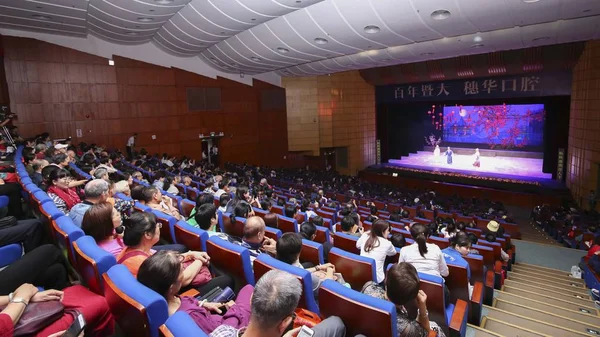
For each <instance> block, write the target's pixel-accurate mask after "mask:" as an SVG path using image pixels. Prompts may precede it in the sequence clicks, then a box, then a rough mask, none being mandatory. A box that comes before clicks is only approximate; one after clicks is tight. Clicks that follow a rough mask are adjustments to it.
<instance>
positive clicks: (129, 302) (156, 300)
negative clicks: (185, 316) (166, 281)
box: [103, 264, 169, 337]
mask: <svg viewBox="0 0 600 337" xmlns="http://www.w3.org/2000/svg"><path fill="white" fill-rule="evenodd" d="M103 278H104V284H105V289H104V297H105V298H106V302H107V303H108V306H109V308H110V311H111V312H112V314H113V316H114V318H115V320H116V321H117V323H118V324H119V327H120V328H121V330H123V332H124V335H125V336H136V337H158V329H159V327H160V326H161V325H162V324H164V323H165V322H166V321H167V318H168V317H169V312H168V307H167V302H166V301H165V299H164V298H163V297H162V296H161V295H159V294H157V293H156V292H154V291H152V290H150V289H149V288H147V287H146V286H144V285H142V284H141V283H139V282H138V281H137V280H136V278H135V277H134V276H133V275H132V274H131V273H130V272H129V270H128V269H127V267H125V266H124V265H121V264H117V265H114V266H113V267H111V268H110V269H109V270H108V272H106V273H105V274H104V275H103Z"/></svg>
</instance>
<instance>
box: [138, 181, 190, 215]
mask: <svg viewBox="0 0 600 337" xmlns="http://www.w3.org/2000/svg"><path fill="white" fill-rule="evenodd" d="M142 194H143V196H144V202H145V204H146V206H148V207H150V208H152V209H155V210H157V211H159V212H163V213H165V214H167V215H170V216H172V217H174V218H175V219H177V220H182V219H183V218H182V217H181V214H179V211H178V210H177V207H175V206H174V205H173V199H171V198H169V197H167V196H163V195H162V193H161V192H160V189H158V188H156V186H148V187H146V188H144V190H143V191H142Z"/></svg>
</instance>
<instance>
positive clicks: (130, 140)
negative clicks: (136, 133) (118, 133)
mask: <svg viewBox="0 0 600 337" xmlns="http://www.w3.org/2000/svg"><path fill="white" fill-rule="evenodd" d="M133 144H135V137H133V136H131V137H129V139H128V140H127V146H133Z"/></svg>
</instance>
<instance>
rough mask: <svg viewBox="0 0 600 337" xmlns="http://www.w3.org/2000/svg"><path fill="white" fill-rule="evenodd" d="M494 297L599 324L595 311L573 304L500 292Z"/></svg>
mask: <svg viewBox="0 0 600 337" xmlns="http://www.w3.org/2000/svg"><path fill="white" fill-rule="evenodd" d="M494 296H495V299H497V300H504V301H507V302H512V303H515V304H520V305H524V306H527V307H530V308H532V309H537V310H542V311H548V312H550V313H554V314H557V315H561V316H563V317H567V318H571V319H573V320H576V321H580V322H583V323H586V324H592V325H597V324H598V323H599V322H600V316H599V314H598V310H597V309H591V308H582V307H581V306H578V305H575V304H570V303H567V302H562V301H557V300H550V299H543V300H542V301H540V300H539V299H534V298H532V297H531V296H527V294H526V296H519V295H517V294H511V293H507V292H504V291H501V290H497V291H495V292H494ZM582 310H583V311H582Z"/></svg>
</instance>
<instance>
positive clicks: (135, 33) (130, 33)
mask: <svg viewBox="0 0 600 337" xmlns="http://www.w3.org/2000/svg"><path fill="white" fill-rule="evenodd" d="M125 35H129V36H136V35H138V33H137V32H125Z"/></svg>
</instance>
